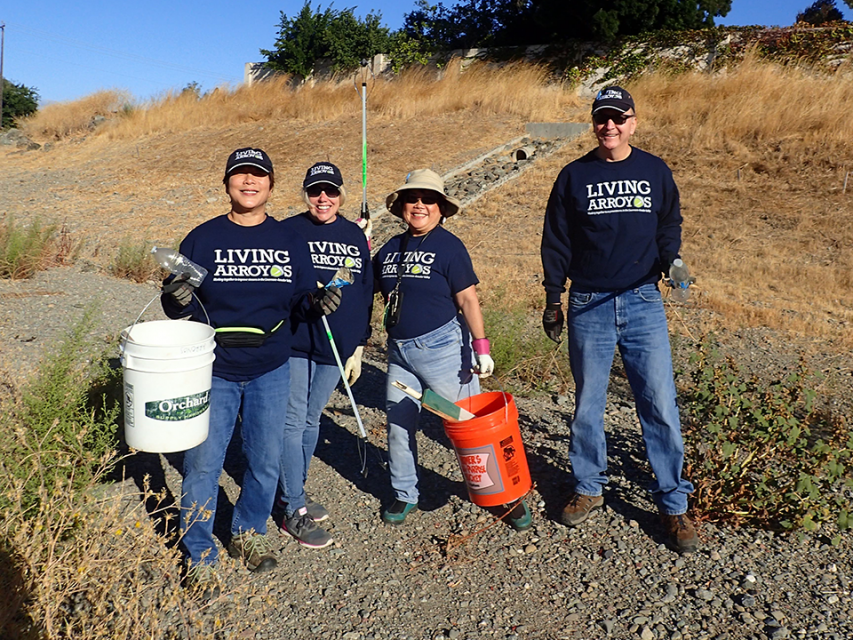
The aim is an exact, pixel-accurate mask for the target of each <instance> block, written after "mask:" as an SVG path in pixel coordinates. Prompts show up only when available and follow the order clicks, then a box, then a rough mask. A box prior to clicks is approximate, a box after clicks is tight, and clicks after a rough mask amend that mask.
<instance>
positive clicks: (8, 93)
mask: <svg viewBox="0 0 853 640" xmlns="http://www.w3.org/2000/svg"><path fill="white" fill-rule="evenodd" d="M38 102H39V94H38V92H37V91H36V89H35V88H34V87H25V86H24V85H23V84H15V83H13V82H9V81H8V80H6V78H3V121H2V122H0V129H8V128H9V127H12V126H14V125H15V120H17V119H18V118H23V117H24V116H28V115H30V114H31V113H35V112H36V111H38V106H39V105H38Z"/></svg>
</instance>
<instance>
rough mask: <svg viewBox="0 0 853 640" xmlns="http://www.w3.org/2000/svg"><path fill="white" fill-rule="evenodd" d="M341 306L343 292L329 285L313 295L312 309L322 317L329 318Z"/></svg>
mask: <svg viewBox="0 0 853 640" xmlns="http://www.w3.org/2000/svg"><path fill="white" fill-rule="evenodd" d="M340 305H341V290H340V289H338V288H337V287H336V286H335V285H333V284H332V285H329V286H328V287H326V288H324V289H319V290H317V291H315V292H314V293H312V294H311V308H312V309H313V310H314V312H315V313H317V314H319V315H321V316H327V315H329V314H330V313H332V312H333V311H334V310H335V309H337V308H338V307H339V306H340Z"/></svg>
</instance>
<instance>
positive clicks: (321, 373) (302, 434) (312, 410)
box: [279, 357, 341, 516]
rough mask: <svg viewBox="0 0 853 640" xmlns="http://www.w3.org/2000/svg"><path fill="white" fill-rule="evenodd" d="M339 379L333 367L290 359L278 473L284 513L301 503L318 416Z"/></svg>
mask: <svg viewBox="0 0 853 640" xmlns="http://www.w3.org/2000/svg"><path fill="white" fill-rule="evenodd" d="M340 379H341V374H340V371H339V369H338V367H337V366H334V365H325V364H317V363H315V362H312V361H311V360H309V359H308V358H296V357H292V358H291V359H290V398H289V401H288V405H287V419H286V420H285V423H284V440H283V443H282V449H281V471H280V476H279V487H280V488H281V494H282V497H283V499H284V501H285V502H287V509H286V512H287V515H288V516H291V515H293V514H294V513H295V512H296V511H298V510H299V509H300V508H302V507H304V506H305V480H306V479H307V478H308V467H309V466H310V464H311V458H312V456H313V455H314V449H316V447H317V439H318V437H319V435H320V416H321V414H322V412H323V409H324V408H325V406H326V404H327V403H328V402H329V396H331V395H332V391H334V390H335V386H336V385H337V384H338V381H339V380H340Z"/></svg>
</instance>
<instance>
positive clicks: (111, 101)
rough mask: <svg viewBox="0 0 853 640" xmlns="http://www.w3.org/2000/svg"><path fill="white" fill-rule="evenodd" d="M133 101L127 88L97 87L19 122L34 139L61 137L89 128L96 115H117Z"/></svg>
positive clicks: (43, 108)
mask: <svg viewBox="0 0 853 640" xmlns="http://www.w3.org/2000/svg"><path fill="white" fill-rule="evenodd" d="M130 102H131V97H130V94H129V93H127V92H126V91H118V90H110V91H98V92H97V93H93V94H91V95H88V96H85V97H83V98H80V99H79V100H73V101H70V102H55V103H53V104H48V105H45V106H44V107H42V108H41V109H39V110H38V111H37V112H36V113H35V114H33V115H32V116H30V117H29V118H26V119H25V120H23V122H21V123H20V126H21V128H22V129H23V130H24V131H25V132H26V133H27V135H28V136H30V137H32V138H34V139H39V140H61V139H63V138H65V137H67V136H70V135H76V134H80V133H85V132H87V131H89V130H90V129H91V128H92V126H93V118H95V117H96V116H101V117H104V118H113V117H115V116H116V114H119V113H121V112H122V110H123V109H124V108H125V106H126V105H128V104H129V103H130Z"/></svg>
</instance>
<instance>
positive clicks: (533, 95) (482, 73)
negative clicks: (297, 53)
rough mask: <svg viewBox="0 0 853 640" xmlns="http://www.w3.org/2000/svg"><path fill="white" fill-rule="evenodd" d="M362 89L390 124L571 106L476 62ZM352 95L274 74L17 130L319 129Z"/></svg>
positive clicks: (526, 72)
mask: <svg viewBox="0 0 853 640" xmlns="http://www.w3.org/2000/svg"><path fill="white" fill-rule="evenodd" d="M368 91H369V100H368V106H369V110H370V111H371V114H372V117H380V118H382V119H386V118H390V119H395V120H398V119H403V120H409V119H412V118H416V117H430V116H436V115H443V114H447V113H452V112H455V111H472V110H473V111H477V112H480V113H482V114H489V115H507V114H508V115H513V116H520V117H522V118H526V119H530V120H536V119H541V118H543V117H555V116H558V117H559V116H560V115H562V113H563V112H564V110H565V108H566V107H570V106H573V105H575V104H576V103H577V99H576V97H575V96H574V95H573V93H572V91H571V90H570V89H569V88H568V87H567V86H565V85H563V84H554V83H553V82H551V81H550V79H549V73H548V70H547V69H546V68H545V67H543V66H535V65H530V64H513V65H508V66H506V67H503V68H497V67H493V66H489V65H486V64H482V63H478V64H474V65H470V66H468V67H467V68H466V69H465V71H464V72H463V71H462V70H461V63H460V62H459V60H458V59H454V60H453V61H451V62H450V64H448V66H447V67H446V68H445V69H443V70H441V71H436V70H434V69H427V68H421V69H413V70H410V71H406V72H404V73H402V74H401V75H399V76H398V77H394V78H390V79H389V78H385V77H381V78H378V79H376V81H375V82H373V81H372V80H371V81H370V82H369V83H368ZM356 97H357V96H356V93H355V87H354V84H353V78H352V77H336V78H332V79H331V80H327V81H319V82H314V83H311V84H308V85H303V86H295V85H293V84H292V82H291V79H290V77H289V76H279V77H276V78H274V79H272V80H270V81H268V82H262V83H258V84H254V85H252V86H240V87H238V88H236V89H233V90H232V89H229V88H227V87H220V88H217V89H215V90H214V91H211V92H210V93H208V94H206V95H204V96H201V97H198V96H196V94H194V93H193V92H191V91H183V92H180V93H170V94H167V95H166V96H164V97H163V98H161V99H160V100H157V101H156V102H153V103H152V104H149V105H146V106H144V107H141V108H133V109H126V110H124V111H121V112H119V110H118V108H117V106H116V105H119V104H122V102H121V101H122V99H123V96H122V95H121V94H118V93H115V92H101V93H98V94H94V95H92V96H89V97H87V98H83V99H82V100H78V101H76V102H72V103H62V104H57V105H49V106H48V107H46V108H45V109H44V110H43V111H39V112H38V113H37V114H36V115H35V116H33V117H32V118H31V119H29V120H27V121H25V122H24V123H22V128H23V129H24V130H25V131H26V133H27V134H28V135H30V136H31V137H33V138H35V139H50V138H60V137H62V136H66V135H69V134H74V133H78V132H80V131H83V130H84V129H86V128H87V127H88V126H89V124H90V122H91V118H92V116H93V115H104V116H116V117H113V118H112V120H111V122H110V123H109V126H104V127H101V128H100V129H99V130H98V131H97V132H96V133H97V135H100V136H104V137H106V138H108V139H110V140H137V139H138V138H139V137H140V136H150V135H157V134H175V133H182V132H187V131H191V130H194V129H197V128H217V127H230V126H234V125H238V124H242V123H251V122H269V121H280V120H298V121H300V123H317V122H324V123H325V122H332V121H336V120H340V119H341V118H344V117H346V116H347V115H349V114H352V113H353V108H354V106H355V107H356V108H357V109H359V111H360V104H356V101H355V100H354V98H356ZM359 102H360V99H359ZM125 103H126V100H125ZM118 115H120V116H121V117H117V116H118ZM85 116H88V117H85Z"/></svg>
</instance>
